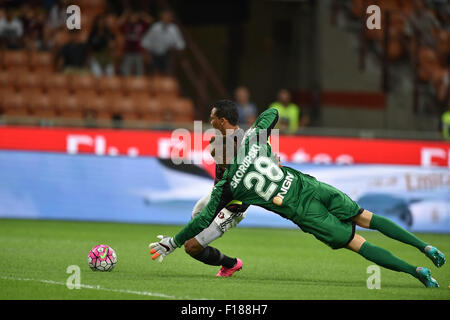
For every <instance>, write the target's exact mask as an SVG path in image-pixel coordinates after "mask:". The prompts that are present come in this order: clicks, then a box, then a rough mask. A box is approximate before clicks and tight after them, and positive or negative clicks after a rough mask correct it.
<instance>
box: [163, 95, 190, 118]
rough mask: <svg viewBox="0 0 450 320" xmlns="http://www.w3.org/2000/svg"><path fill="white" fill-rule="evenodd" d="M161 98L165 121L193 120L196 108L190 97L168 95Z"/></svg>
mask: <svg viewBox="0 0 450 320" xmlns="http://www.w3.org/2000/svg"><path fill="white" fill-rule="evenodd" d="M160 100H161V105H162V111H163V120H164V121H166V122H173V123H179V122H191V121H192V120H193V114H194V108H193V104H192V101H191V100H190V99H186V98H177V97H167V98H161V99H160Z"/></svg>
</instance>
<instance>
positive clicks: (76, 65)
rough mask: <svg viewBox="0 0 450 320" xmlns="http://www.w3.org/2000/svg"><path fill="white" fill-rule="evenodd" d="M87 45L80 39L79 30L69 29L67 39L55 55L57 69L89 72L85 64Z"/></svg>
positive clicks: (71, 72) (74, 72)
mask: <svg viewBox="0 0 450 320" xmlns="http://www.w3.org/2000/svg"><path fill="white" fill-rule="evenodd" d="M86 61H87V46H86V44H85V43H84V42H81V41H80V32H79V31H77V30H76V29H74V30H70V31H69V41H68V42H67V43H66V44H64V45H63V46H62V47H61V49H60V50H59V51H58V53H57V55H56V65H57V69H58V70H59V71H61V72H64V73H68V74H86V73H89V69H87V65H86Z"/></svg>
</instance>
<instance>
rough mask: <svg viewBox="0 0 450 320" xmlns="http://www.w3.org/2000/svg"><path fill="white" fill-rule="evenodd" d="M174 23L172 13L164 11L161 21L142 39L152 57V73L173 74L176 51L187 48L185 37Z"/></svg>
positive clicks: (144, 46)
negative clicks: (173, 57) (173, 60)
mask: <svg viewBox="0 0 450 320" xmlns="http://www.w3.org/2000/svg"><path fill="white" fill-rule="evenodd" d="M172 21H173V14H172V12H171V11H169V10H164V11H162V12H161V18H160V21H158V22H156V23H155V24H154V25H153V26H152V27H151V28H150V29H149V30H148V31H147V33H146V34H145V35H144V37H143V38H142V41H141V46H142V47H143V48H145V49H147V50H148V52H149V53H150V55H151V61H152V72H154V73H160V74H170V73H172V56H173V53H174V52H175V51H174V50H183V49H184V48H185V42H184V39H183V36H182V35H181V32H180V30H179V29H178V27H177V25H176V24H174V23H173V22H172Z"/></svg>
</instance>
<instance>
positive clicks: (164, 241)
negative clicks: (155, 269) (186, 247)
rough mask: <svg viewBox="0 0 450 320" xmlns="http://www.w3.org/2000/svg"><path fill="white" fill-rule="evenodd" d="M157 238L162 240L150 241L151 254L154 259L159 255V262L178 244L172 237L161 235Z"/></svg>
mask: <svg viewBox="0 0 450 320" xmlns="http://www.w3.org/2000/svg"><path fill="white" fill-rule="evenodd" d="M157 238H158V239H160V240H161V241H159V242H152V243H150V245H149V248H150V254H152V259H153V260H156V258H158V257H159V259H158V262H162V261H163V260H164V258H165V257H166V256H167V255H168V254H170V253H172V252H173V251H174V250H175V249H176V248H177V245H176V244H175V241H174V240H173V238H172V237H169V236H162V235H159V236H158V237H157Z"/></svg>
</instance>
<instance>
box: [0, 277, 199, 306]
mask: <svg viewBox="0 0 450 320" xmlns="http://www.w3.org/2000/svg"><path fill="white" fill-rule="evenodd" d="M0 279H2V280H11V281H33V282H40V283H45V284H53V285H58V286H66V283H65V282H58V281H53V280H41V279H31V278H12V277H5V276H0ZM80 288H84V289H92V290H100V291H107V292H117V293H127V294H136V295H140V296H150V297H160V298H166V299H172V300H208V299H206V298H197V299H193V298H189V297H176V296H170V295H167V294H164V293H159V292H149V291H135V290H126V289H110V288H104V287H101V286H99V285H97V286H92V285H88V284H80Z"/></svg>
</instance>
